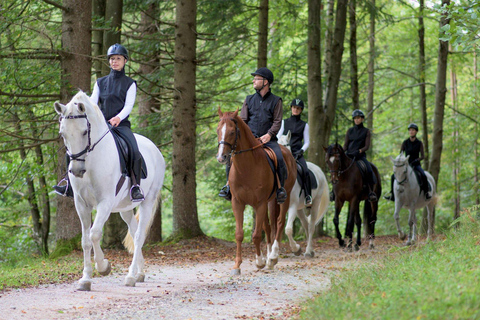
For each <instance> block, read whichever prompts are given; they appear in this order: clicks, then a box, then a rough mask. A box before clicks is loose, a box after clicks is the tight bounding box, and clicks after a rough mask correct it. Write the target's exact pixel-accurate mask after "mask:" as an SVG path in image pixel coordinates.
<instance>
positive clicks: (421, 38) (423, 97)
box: [418, 0, 430, 171]
mask: <svg viewBox="0 0 480 320" xmlns="http://www.w3.org/2000/svg"><path fill="white" fill-rule="evenodd" d="M419 4H420V7H419V14H418V26H419V28H418V49H419V65H418V69H419V80H420V83H421V85H420V110H421V111H422V127H423V128H422V130H423V149H424V151H425V161H424V166H425V170H427V171H428V165H429V159H430V158H429V157H430V155H429V154H430V152H429V146H428V115H427V94H426V84H425V65H426V63H425V25H424V23H423V9H424V7H425V4H424V0H420V1H419Z"/></svg>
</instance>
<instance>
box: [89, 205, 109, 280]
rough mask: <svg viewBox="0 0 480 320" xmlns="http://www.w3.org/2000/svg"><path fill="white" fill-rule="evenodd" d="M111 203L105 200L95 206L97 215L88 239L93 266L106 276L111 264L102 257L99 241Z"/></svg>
mask: <svg viewBox="0 0 480 320" xmlns="http://www.w3.org/2000/svg"><path fill="white" fill-rule="evenodd" d="M111 210H112V205H111V204H110V203H107V202H102V203H100V204H99V205H98V206H97V215H96V216H95V221H94V222H93V226H92V228H91V229H90V240H91V241H92V244H93V260H94V261H95V268H96V269H97V271H98V273H100V274H101V275H102V276H106V275H108V274H109V273H110V271H111V270H112V269H111V266H110V262H108V260H107V259H104V258H105V256H104V254H103V251H102V248H101V247H100V241H101V240H102V234H103V226H104V225H105V222H106V221H107V220H108V217H109V216H110V212H111Z"/></svg>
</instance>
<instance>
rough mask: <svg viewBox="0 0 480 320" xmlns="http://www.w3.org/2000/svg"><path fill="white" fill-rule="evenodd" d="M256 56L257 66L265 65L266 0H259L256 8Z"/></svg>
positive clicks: (266, 33) (266, 37)
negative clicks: (258, 5) (257, 11)
mask: <svg viewBox="0 0 480 320" xmlns="http://www.w3.org/2000/svg"><path fill="white" fill-rule="evenodd" d="M258 10H259V13H258V57H257V68H262V67H266V66H267V44H268V42H267V41H268V0H260V7H259V8H258Z"/></svg>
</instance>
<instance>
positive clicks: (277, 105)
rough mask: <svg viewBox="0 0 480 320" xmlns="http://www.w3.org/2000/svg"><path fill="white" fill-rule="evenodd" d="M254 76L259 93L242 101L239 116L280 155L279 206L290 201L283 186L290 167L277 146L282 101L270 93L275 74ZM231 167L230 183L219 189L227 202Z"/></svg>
mask: <svg viewBox="0 0 480 320" xmlns="http://www.w3.org/2000/svg"><path fill="white" fill-rule="evenodd" d="M251 75H252V76H253V88H254V89H255V91H256V92H257V93H256V94H253V95H250V96H247V98H246V99H245V101H244V102H243V106H242V111H241V112H240V117H241V118H242V120H243V121H245V123H246V124H247V125H248V126H249V128H250V130H252V133H253V135H254V136H256V137H257V138H259V139H260V140H261V141H262V143H264V144H265V146H267V147H270V148H271V149H273V151H274V152H275V155H276V156H277V163H278V166H277V169H278V176H279V180H280V186H279V188H278V189H277V203H279V204H281V203H283V202H285V200H286V199H287V192H286V191H285V188H284V185H285V180H286V179H287V168H286V166H285V161H284V160H283V155H282V152H281V150H280V146H279V145H278V143H277V133H278V130H280V126H281V123H282V113H283V111H282V99H281V98H280V97H277V96H276V95H274V94H273V93H272V92H271V91H270V86H271V84H272V83H273V80H274V78H273V73H272V71H270V70H269V69H268V68H265V67H264V68H259V69H257V71H255V72H253V73H251ZM229 170H230V167H229V165H227V184H226V185H225V186H224V187H223V188H222V190H220V193H219V196H220V197H223V198H225V199H227V200H230V199H231V193H230V187H229V185H228V174H229Z"/></svg>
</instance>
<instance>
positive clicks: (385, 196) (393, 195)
mask: <svg viewBox="0 0 480 320" xmlns="http://www.w3.org/2000/svg"><path fill="white" fill-rule="evenodd" d="M394 180H395V175H394V174H392V178H391V181H390V194H386V195H384V196H383V198H384V199H387V200H390V201H395V194H394V193H393V181H394Z"/></svg>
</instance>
